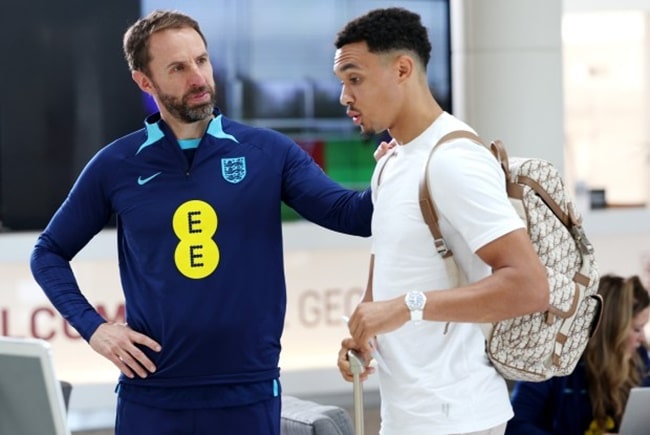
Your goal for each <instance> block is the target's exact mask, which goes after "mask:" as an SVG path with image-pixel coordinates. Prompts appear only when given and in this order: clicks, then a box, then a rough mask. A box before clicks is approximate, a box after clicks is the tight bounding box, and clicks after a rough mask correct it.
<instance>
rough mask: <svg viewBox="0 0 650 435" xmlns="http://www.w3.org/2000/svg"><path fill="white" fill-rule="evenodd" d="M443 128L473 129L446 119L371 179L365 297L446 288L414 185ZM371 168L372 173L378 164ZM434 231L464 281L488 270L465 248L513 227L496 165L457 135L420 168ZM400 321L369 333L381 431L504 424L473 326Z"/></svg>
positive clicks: (508, 412) (500, 392) (505, 409)
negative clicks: (369, 288)
mask: <svg viewBox="0 0 650 435" xmlns="http://www.w3.org/2000/svg"><path fill="white" fill-rule="evenodd" d="M453 130H469V131H473V130H472V129H471V128H470V127H469V126H467V125H466V124H464V123H463V122H461V121H460V120H458V119H457V118H455V117H453V116H452V115H450V114H448V113H443V114H442V115H441V116H440V117H438V119H436V121H435V122H434V123H433V124H432V125H431V126H430V127H429V128H428V129H427V130H425V131H424V132H423V133H422V134H421V135H420V136H418V137H417V138H415V139H414V140H413V141H411V142H409V143H407V144H404V145H401V146H397V147H395V151H394V152H395V153H396V155H394V156H392V157H390V158H389V157H388V156H385V157H384V159H386V158H388V160H387V162H386V165H385V167H384V169H383V171H382V174H381V182H380V183H379V185H377V175H378V174H377V170H375V173H374V174H373V177H372V181H371V184H372V190H373V201H374V207H375V208H374V214H373V218H372V230H373V231H372V233H373V245H372V249H373V253H374V255H375V264H374V275H373V299H374V300H376V301H380V300H387V299H392V298H395V297H399V296H403V295H404V294H405V293H406V292H407V291H410V290H420V291H429V290H436V289H447V288H450V287H452V286H455V285H454V283H450V279H449V277H448V276H447V269H446V267H445V264H444V261H443V260H442V257H441V256H440V255H439V254H438V253H437V252H436V251H435V248H434V246H433V238H432V236H431V233H430V232H429V228H428V227H427V224H426V223H425V222H424V219H423V217H422V212H421V210H420V206H419V203H418V184H419V180H420V177H421V176H422V172H423V170H424V164H425V162H426V159H427V157H428V155H429V152H430V150H431V148H432V147H433V146H434V145H435V144H436V143H437V142H438V140H439V139H440V138H441V137H442V136H444V135H445V134H446V133H449V132H450V131H453ZM382 166H384V165H383V162H381V161H380V162H379V163H378V165H377V168H381V167H382ZM428 170H429V177H430V186H431V192H432V196H433V198H434V199H435V202H436V206H437V211H438V212H439V219H440V228H441V231H442V233H443V235H444V237H445V240H446V242H447V244H448V246H449V247H450V248H451V249H452V251H453V252H454V255H455V258H456V261H457V262H458V264H459V265H461V268H462V270H463V271H465V273H466V275H467V278H468V280H469V281H470V282H473V281H477V280H479V279H481V278H484V277H485V276H487V275H489V274H490V267H489V266H488V265H487V264H485V263H484V262H483V261H482V260H481V259H480V258H479V257H478V256H477V255H476V254H475V252H476V251H477V250H478V249H479V248H481V247H482V246H484V245H486V244H487V243H489V242H491V241H493V240H495V239H497V238H499V237H500V236H502V235H505V234H507V233H509V232H512V231H514V230H516V229H518V228H523V226H524V225H523V223H522V221H521V220H520V218H519V217H518V216H517V214H516V212H515V211H514V208H513V207H512V206H511V205H510V202H509V200H508V197H507V195H506V191H505V187H504V186H505V179H504V175H503V172H502V170H501V167H500V166H499V164H498V162H497V160H496V159H495V158H494V156H492V155H491V154H490V152H489V151H488V150H487V149H486V148H485V147H482V146H480V145H478V144H476V143H474V142H472V141H470V140H467V139H457V140H454V141H452V142H449V143H447V144H445V145H443V146H442V147H440V148H439V149H437V150H436V152H435V154H434V156H433V158H432V160H431V162H430V165H429V168H428ZM445 325H446V323H444V322H430V321H423V322H419V323H417V324H416V323H414V322H407V323H406V324H405V325H403V326H402V327H401V328H399V329H397V330H395V331H393V332H390V333H387V334H383V335H380V336H378V337H377V340H378V346H379V351H380V352H381V354H382V356H383V357H384V359H385V360H386V363H387V365H388V368H389V369H390V372H391V375H388V374H387V373H385V372H382V369H381V367H380V368H379V384H380V391H381V414H382V429H381V434H382V435H410V434H413V435H421V434H446V433H464V432H474V431H479V430H484V429H488V428H491V427H493V426H497V425H499V424H502V423H504V422H506V421H507V420H508V419H510V418H511V417H512V415H513V413H512V408H511V406H510V401H509V398H508V391H507V387H506V384H505V381H504V380H503V378H502V377H501V376H500V375H499V374H498V373H497V372H496V370H495V369H494V368H493V367H492V366H491V365H490V363H489V362H488V359H487V357H486V355H485V343H484V340H485V339H484V336H483V334H482V332H481V330H480V328H479V326H478V325H477V324H469V323H452V324H450V325H449V329H448V331H447V333H446V334H445V332H444V330H445Z"/></svg>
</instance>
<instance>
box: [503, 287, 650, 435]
mask: <svg viewBox="0 0 650 435" xmlns="http://www.w3.org/2000/svg"><path fill="white" fill-rule="evenodd" d="M598 293H599V294H600V295H601V296H602V297H603V301H604V304H603V313H602V319H601V322H600V326H599V327H598V329H597V330H596V332H595V333H594V336H593V337H592V338H591V340H590V341H589V344H588V345H587V348H586V349H585V352H584V354H583V355H582V358H581V360H580V362H579V363H578V365H577V366H576V369H575V370H574V371H573V373H572V374H570V375H568V376H562V377H556V378H551V379H549V380H547V381H544V382H518V383H516V384H515V386H514V389H513V392H512V397H511V401H512V405H513V408H514V412H515V416H514V418H513V419H512V420H510V421H509V422H508V426H507V428H506V435H518V434H525V435H536V434H558V435H559V434H561V435H600V434H609V433H616V432H617V431H618V426H619V424H620V422H621V418H622V416H623V411H624V410H625V404H626V402H627V398H628V396H629V393H630V389H631V388H632V387H636V386H639V385H645V386H649V385H650V359H649V358H648V349H647V343H646V340H645V335H644V332H643V328H644V326H645V325H646V323H647V322H648V319H649V317H650V296H649V294H648V290H647V289H646V288H645V287H644V286H643V284H642V283H641V281H640V280H639V277H638V276H633V277H631V278H628V279H625V278H622V277H620V276H614V275H605V276H603V277H602V278H601V280H600V285H599V288H598Z"/></svg>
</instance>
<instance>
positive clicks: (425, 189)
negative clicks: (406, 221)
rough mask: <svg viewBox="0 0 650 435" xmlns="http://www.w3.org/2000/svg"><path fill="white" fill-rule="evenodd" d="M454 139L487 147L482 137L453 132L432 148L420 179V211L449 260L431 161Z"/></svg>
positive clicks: (463, 131) (449, 250)
mask: <svg viewBox="0 0 650 435" xmlns="http://www.w3.org/2000/svg"><path fill="white" fill-rule="evenodd" d="M454 139H469V140H472V141H474V142H476V143H478V144H480V145H483V146H485V144H484V143H483V141H482V140H481V138H480V137H478V136H477V135H475V134H474V133H472V132H469V131H465V130H456V131H452V132H451V133H447V134H446V135H444V136H443V137H441V138H440V140H439V141H438V142H437V143H436V144H435V145H434V146H433V148H431V151H430V152H429V157H428V158H427V161H426V163H425V165H424V172H423V174H422V177H421V178H420V185H419V194H418V195H419V202H420V210H422V216H423V217H424V221H425V222H426V223H427V225H428V226H429V231H431V235H432V236H433V243H434V244H435V246H436V251H438V253H439V254H440V255H441V256H442V258H445V259H446V258H448V257H451V256H452V255H453V253H452V252H451V249H449V248H448V247H447V244H446V243H445V241H444V239H443V238H442V232H441V231H440V225H439V224H438V213H436V207H435V201H434V200H433V198H432V197H431V189H430V187H429V176H428V174H429V163H430V161H431V157H432V156H433V153H434V152H435V151H436V149H437V148H438V147H439V146H440V145H442V144H444V143H446V142H449V141H452V140H454ZM491 151H492V153H493V154H494V153H495V150H494V149H491Z"/></svg>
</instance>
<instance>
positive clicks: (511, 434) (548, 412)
mask: <svg viewBox="0 0 650 435" xmlns="http://www.w3.org/2000/svg"><path fill="white" fill-rule="evenodd" d="M551 383H552V379H551V380H549V381H545V382H517V383H516V384H515V386H514V388H513V391H512V396H511V402H512V407H513V410H514V413H515V416H514V417H513V418H512V420H510V421H509V422H508V425H507V427H506V435H524V434H525V435H549V434H552V433H553V432H552V422H553V407H552V406H551V401H552V397H551Z"/></svg>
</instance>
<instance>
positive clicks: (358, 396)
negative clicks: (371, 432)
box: [348, 350, 366, 435]
mask: <svg viewBox="0 0 650 435" xmlns="http://www.w3.org/2000/svg"><path fill="white" fill-rule="evenodd" d="M348 361H350V371H351V372H352V381H353V387H352V388H353V390H352V391H353V396H354V432H355V434H356V435H364V428H363V387H362V385H361V380H360V375H361V373H363V371H364V370H365V367H366V362H365V360H364V359H363V357H362V356H361V355H360V354H359V353H357V352H356V351H354V350H349V351H348Z"/></svg>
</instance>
